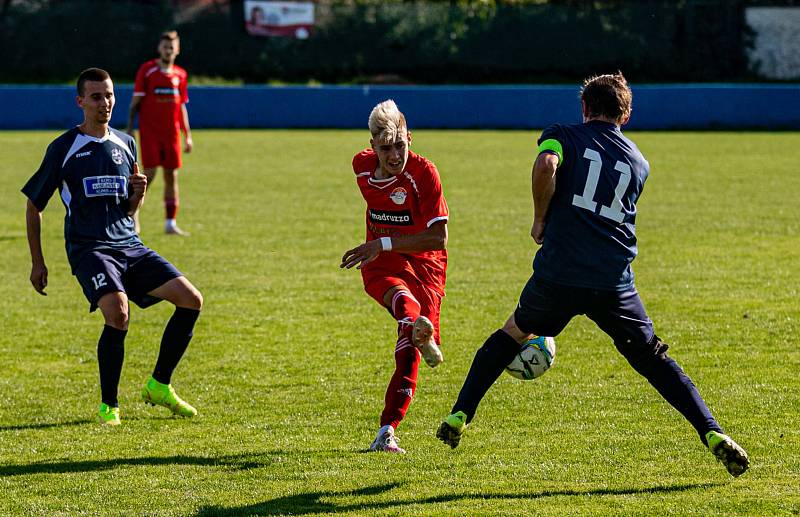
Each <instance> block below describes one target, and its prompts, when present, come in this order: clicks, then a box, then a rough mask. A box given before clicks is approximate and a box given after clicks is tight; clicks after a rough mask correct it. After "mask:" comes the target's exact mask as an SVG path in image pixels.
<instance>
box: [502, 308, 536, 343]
mask: <svg viewBox="0 0 800 517" xmlns="http://www.w3.org/2000/svg"><path fill="white" fill-rule="evenodd" d="M502 330H503V332H505V333H506V334H508V335H509V336H511V338H512V339H513V340H514V341H516V342H517V343H520V344H521V343H524V342H525V340H527V339H528V338H530V336H531V335H530V334H529V333H527V332H525V331H523V330H520V328H519V327H517V322H516V320H515V319H514V315H513V314H512V315H511V316H509V318H508V320H506V323H505V325H503V329H502Z"/></svg>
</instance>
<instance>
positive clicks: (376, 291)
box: [361, 270, 442, 345]
mask: <svg viewBox="0 0 800 517" xmlns="http://www.w3.org/2000/svg"><path fill="white" fill-rule="evenodd" d="M361 275H362V277H363V279H364V290H365V291H366V292H367V294H368V295H370V296H371V297H373V298H374V299H375V301H377V302H378V303H379V304H381V305H383V306H384V307H386V305H385V304H384V303H383V295H385V294H386V291H388V290H389V289H391V288H392V287H395V286H400V287H405V288H406V289H408V291H409V292H410V293H411V294H412V295H413V296H414V298H416V299H417V301H418V302H419V305H420V312H419V313H420V315H421V316H425V317H427V318H428V319H429V320H431V323H433V339H434V340H435V341H436V344H437V345H440V344H441V340H440V336H439V314H440V312H441V307H442V296H441V295H440V294H439V292H438V291H437V290H436V289H433V288H432V287H431V286H428V285H425V284H423V283H422V282H421V281H420V280H419V279H418V278H417V277H416V276H415V275H414V274H413V273H411V272H410V271H408V270H403V271H399V272H396V273H392V274H391V276H389V275H385V274H383V273H382V272H378V271H370V272H369V273H367V274H365V272H364V271H363V270H362V271H361ZM386 308H387V310H389V311H390V312H391V309H390V308H389V307H386Z"/></svg>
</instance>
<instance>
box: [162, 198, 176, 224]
mask: <svg viewBox="0 0 800 517" xmlns="http://www.w3.org/2000/svg"><path fill="white" fill-rule="evenodd" d="M178 206H179V203H178V198H176V197H165V198H164V208H165V209H166V212H167V219H175V216H177V215H178Z"/></svg>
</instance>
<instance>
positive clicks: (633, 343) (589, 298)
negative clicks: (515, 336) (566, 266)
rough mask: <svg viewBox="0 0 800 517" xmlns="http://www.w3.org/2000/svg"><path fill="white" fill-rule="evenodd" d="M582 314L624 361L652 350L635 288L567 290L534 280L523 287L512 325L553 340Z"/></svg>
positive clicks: (651, 332)
mask: <svg viewBox="0 0 800 517" xmlns="http://www.w3.org/2000/svg"><path fill="white" fill-rule="evenodd" d="M580 314H585V315H586V316H587V317H588V318H589V319H591V320H592V321H594V322H595V323H596V324H597V326H598V327H600V330H602V331H603V332H605V333H606V334H608V335H609V336H610V337H611V339H613V340H614V344H615V345H616V347H617V349H618V350H619V351H620V352H622V353H623V355H625V356H626V357H627V356H628V352H641V351H642V350H643V348H644V347H650V346H652V344H651V341H652V339H653V336H654V330H653V322H652V321H650V318H648V317H647V313H646V312H645V310H644V305H643V304H642V299H641V298H640V297H639V293H638V292H637V291H636V288H635V287H631V288H630V289H628V290H625V291H604V290H596V289H590V288H585V287H570V286H566V285H562V284H556V283H553V282H548V281H545V280H542V279H535V278H534V277H533V276H532V277H531V278H530V280H528V283H527V284H525V287H524V288H523V289H522V294H521V295H520V297H519V305H518V306H517V309H516V310H515V311H514V321H515V322H516V324H517V328H519V329H520V330H521V331H523V332H528V333H531V334H536V335H539V336H557V335H558V334H559V333H560V332H561V331H562V330H564V327H566V326H567V323H569V321H570V320H571V319H572V318H573V317H575V316H577V315H580Z"/></svg>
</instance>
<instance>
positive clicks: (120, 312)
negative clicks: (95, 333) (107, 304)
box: [104, 307, 129, 330]
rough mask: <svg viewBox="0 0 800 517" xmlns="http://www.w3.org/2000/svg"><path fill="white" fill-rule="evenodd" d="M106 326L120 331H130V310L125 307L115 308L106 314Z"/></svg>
mask: <svg viewBox="0 0 800 517" xmlns="http://www.w3.org/2000/svg"><path fill="white" fill-rule="evenodd" d="M104 316H105V320H106V325H108V326H110V327H114V328H115V329H119V330H127V329H128V322H129V319H128V310H127V308H125V307H115V308H114V309H112V310H110V311H108V312H107V313H106V314H104Z"/></svg>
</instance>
